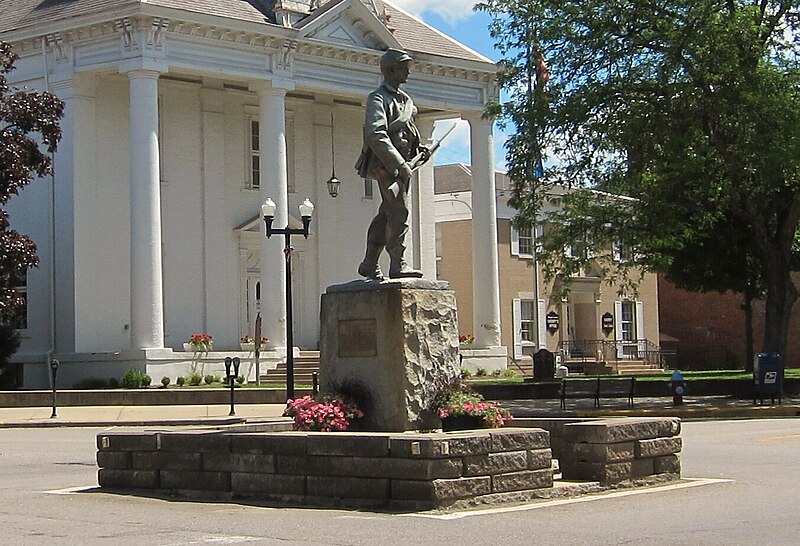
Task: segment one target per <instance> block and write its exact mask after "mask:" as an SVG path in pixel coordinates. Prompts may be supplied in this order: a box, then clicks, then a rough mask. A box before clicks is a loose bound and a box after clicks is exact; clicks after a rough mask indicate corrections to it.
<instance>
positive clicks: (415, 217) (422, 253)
mask: <svg viewBox="0 0 800 546" xmlns="http://www.w3.org/2000/svg"><path fill="white" fill-rule="evenodd" d="M417 128H418V129H419V132H420V136H421V139H422V143H423V144H426V143H427V144H430V140H431V137H432V136H433V120H432V119H426V118H421V119H419V120H417ZM411 199H412V227H411V231H412V235H413V237H412V240H413V242H414V244H413V256H414V260H413V265H414V267H415V268H417V269H419V270H420V271H422V273H423V274H424V276H425V277H426V278H428V279H435V278H436V199H435V196H434V191H433V159H431V160H430V161H428V162H427V163H425V164H424V165H422V167H420V168H419V169H418V170H417V184H415V185H414V186H412V191H411Z"/></svg>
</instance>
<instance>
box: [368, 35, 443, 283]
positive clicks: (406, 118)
mask: <svg viewBox="0 0 800 546" xmlns="http://www.w3.org/2000/svg"><path fill="white" fill-rule="evenodd" d="M410 62H411V56H409V55H408V53H406V52H405V51H401V50H398V49H389V50H387V51H386V52H385V53H384V54H383V55H382V56H381V61H380V65H381V74H383V83H381V86H380V87H378V88H377V89H376V90H375V91H373V92H372V93H370V94H369V97H368V98H367V107H366V116H365V123H364V146H363V148H362V150H361V155H360V156H359V158H358V161H357V162H356V165H355V167H356V170H357V171H358V174H359V175H360V176H361V177H362V178H373V179H374V180H375V181H376V182H377V184H378V188H379V189H380V192H381V206H380V208H379V209H378V214H377V215H376V216H375V218H373V219H372V223H370V225H369V229H368V230H367V251H366V254H365V256H364V260H363V261H362V262H361V264H360V265H359V266H358V274H359V275H361V276H362V277H366V278H368V279H377V280H383V272H382V271H381V268H380V266H379V265H378V259H379V258H380V256H381V252H383V250H384V249H386V252H387V253H388V254H389V277H390V278H393V279H395V278H402V277H422V271H418V270H416V269H412V268H411V267H409V265H408V264H407V263H406V261H405V258H404V257H403V254H404V253H405V250H406V245H405V239H406V234H407V233H408V205H409V201H408V191H409V183H410V181H411V176H412V174H413V172H414V169H416V168H417V167H419V166H420V165H422V164H423V163H424V162H425V161H427V160H428V159H430V151H429V150H428V148H426V147H425V146H422V145H421V144H420V136H419V131H418V130H417V127H416V125H414V117H415V116H416V113H417V108H416V106H414V103H413V101H412V100H411V97H409V96H408V95H407V94H406V93H405V92H404V91H402V90H401V89H400V84H402V83H405V82H406V81H407V80H408V69H409V64H410Z"/></svg>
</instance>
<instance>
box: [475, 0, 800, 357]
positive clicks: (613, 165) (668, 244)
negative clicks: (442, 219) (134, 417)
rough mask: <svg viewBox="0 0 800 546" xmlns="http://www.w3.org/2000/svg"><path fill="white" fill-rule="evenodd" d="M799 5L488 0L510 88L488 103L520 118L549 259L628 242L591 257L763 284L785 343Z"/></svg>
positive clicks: (794, 0)
mask: <svg viewBox="0 0 800 546" xmlns="http://www.w3.org/2000/svg"><path fill="white" fill-rule="evenodd" d="M799 7H800V1H798V0H791V1H778V0H757V1H756V0H584V1H581V2H576V1H570V0H567V1H564V0H558V1H556V0H490V1H487V2H484V3H482V4H479V5H478V9H481V10H484V11H486V12H488V13H489V14H491V16H492V18H493V25H492V29H491V30H492V34H493V36H494V38H495V40H496V42H497V45H498V47H499V50H500V52H501V54H503V55H504V60H503V61H501V63H500V76H499V78H500V83H501V85H502V86H503V87H504V88H505V89H506V90H507V91H508V93H509V100H508V101H507V102H505V103H502V104H497V105H493V106H492V107H490V109H489V111H490V112H491V113H494V114H496V115H499V116H500V119H501V120H503V121H505V122H511V123H513V124H514V125H515V126H516V127H517V128H518V129H519V131H518V133H517V134H516V135H515V137H514V138H513V139H512V140H510V141H509V145H508V163H509V167H510V169H509V176H510V177H511V179H512V183H513V185H514V197H513V204H514V206H515V207H516V208H517V209H518V218H517V220H516V221H517V222H518V223H521V224H525V223H531V222H534V221H540V222H541V221H547V222H548V224H549V225H550V227H551V229H549V230H548V232H549V236H547V237H546V239H549V241H547V240H546V241H545V248H544V258H545V260H546V261H547V260H549V261H550V263H551V265H552V264H556V263H558V264H559V266H560V267H564V266H566V270H567V272H568V271H569V268H570V267H577V266H576V265H573V266H570V264H569V261H570V260H569V259H564V258H563V255H564V252H563V248H564V244H566V243H569V242H570V241H573V242H574V241H575V240H580V239H581V238H587V237H588V238H590V239H591V240H592V242H593V244H594V245H596V246H597V247H598V248H601V249H602V248H611V245H612V244H614V243H615V242H618V241H622V242H623V243H624V244H626V245H628V246H629V247H631V248H633V249H635V252H634V253H632V254H631V257H632V259H631V260H629V261H628V262H625V263H624V264H622V267H619V266H618V264H615V263H614V262H613V261H612V260H598V259H597V257H596V256H594V257H592V260H593V263H594V264H596V265H597V264H599V267H607V268H608V270H609V271H610V270H611V269H613V270H614V271H615V272H616V274H617V275H619V276H620V277H622V278H626V279H627V278H629V277H628V276H627V274H628V273H630V272H633V271H638V268H639V267H640V266H641V267H645V268H647V269H650V270H658V271H663V272H666V273H667V275H668V276H669V277H671V278H672V279H673V280H675V281H677V283H678V284H679V285H682V286H685V287H688V288H694V289H702V290H709V289H717V290H724V289H733V290H738V291H743V290H745V288H749V289H753V288H756V289H757V291H761V290H763V292H764V293H765V294H766V300H767V301H766V309H767V313H766V325H765V337H764V349H765V350H769V351H777V352H781V353H783V352H784V349H785V346H786V339H787V335H788V322H789V314H790V311H791V308H792V305H793V303H794V302H795V300H796V299H797V289H796V288H795V286H794V285H793V283H792V281H791V278H790V271H791V267H792V259H793V247H794V244H795V233H796V232H797V231H798V222H799V221H800V176H799V174H800V100H798V99H800V72H799V71H798V68H799V66H798V60H799V58H798V55H799V54H800V45H799V44H798V30H800V29H798V24H799V23H800V14H799V13H798V8H799ZM531 52H534V53H536V52H540V53H541V55H542V56H543V57H545V58H546V59H547V62H548V63H549V65H550V70H551V71H552V74H551V75H550V74H548V80H549V81H546V84H547V85H546V87H543V88H540V89H536V91H535V92H531V91H530V89H531V88H532V87H533V88H535V87H536V86H535V85H533V86H532V85H531V82H537V77H539V76H540V75H541V73H540V71H538V72H537V70H536V64H535V57H534V58H533V59H532V58H531ZM539 80H541V78H539ZM520 121H522V123H520ZM532 154H533V156H535V155H536V154H542V155H543V156H545V157H546V158H548V157H549V158H550V159H551V160H552V162H551V163H550V164H549V167H548V168H547V169H545V171H544V172H543V173H541V176H535V175H534V176H531V169H530V167H529V165H530V163H531V159H530V158H531V156H532ZM526 165H528V167H526ZM556 184H565V185H567V186H569V187H572V188H577V190H576V191H574V192H570V193H568V194H567V195H566V196H564V197H563V198H560V199H559V200H560V203H559V206H560V209H557V212H556V213H554V214H553V215H549V216H548V217H547V218H544V216H546V215H544V214H542V215H541V216H540V213H541V211H542V198H543V195H545V194H546V193H548V192H549V191H551V186H553V185H556ZM598 190H602V191H598ZM613 195H625V196H629V197H631V198H633V199H620V198H614V197H613ZM581 258H582V257H581V256H579V257H578V259H579V260H580V259H581ZM583 259H586V257H585V256H584V257H583ZM573 261H574V259H573ZM612 277H613V275H612Z"/></svg>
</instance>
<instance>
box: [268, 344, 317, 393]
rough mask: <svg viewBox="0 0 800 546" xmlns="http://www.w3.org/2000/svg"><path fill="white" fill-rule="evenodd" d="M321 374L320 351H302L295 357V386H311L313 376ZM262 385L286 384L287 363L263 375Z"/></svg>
mask: <svg viewBox="0 0 800 546" xmlns="http://www.w3.org/2000/svg"><path fill="white" fill-rule="evenodd" d="M314 372H319V351H300V354H299V355H298V356H295V357H294V384H295V385H298V384H303V385H311V382H312V374H313V373H314ZM261 382H262V383H265V382H266V383H286V363H285V362H281V363H279V364H278V367H277V368H274V369H272V370H267V372H266V373H262V374H261Z"/></svg>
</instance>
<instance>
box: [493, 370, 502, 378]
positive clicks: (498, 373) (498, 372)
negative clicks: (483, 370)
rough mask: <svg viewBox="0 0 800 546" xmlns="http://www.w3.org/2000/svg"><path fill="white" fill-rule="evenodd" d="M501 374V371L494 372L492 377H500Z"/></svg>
mask: <svg viewBox="0 0 800 546" xmlns="http://www.w3.org/2000/svg"><path fill="white" fill-rule="evenodd" d="M501 373H503V370H494V371H493V372H492V375H493V376H495V377H500V374H501Z"/></svg>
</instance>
